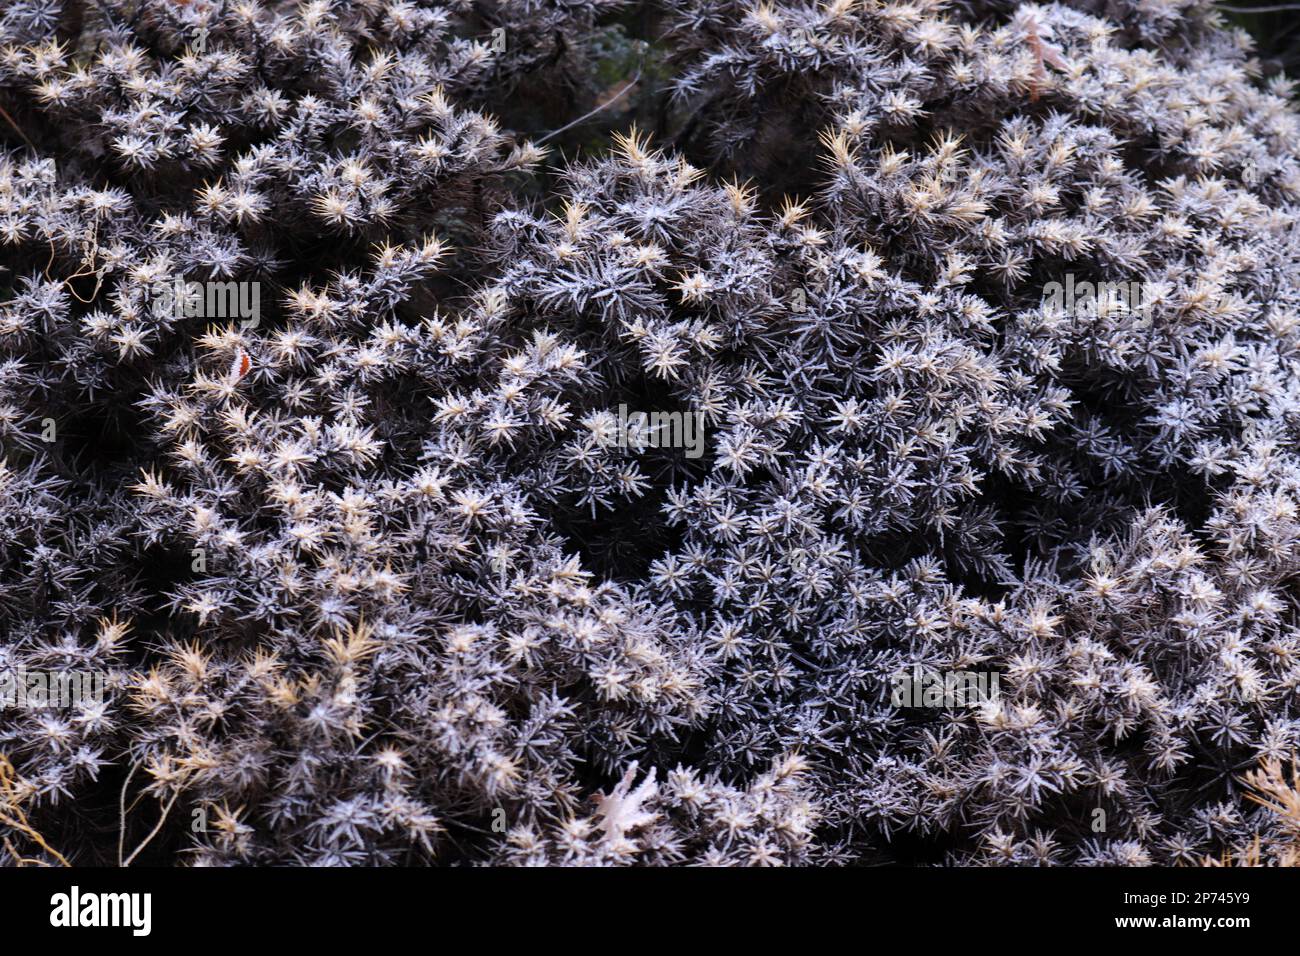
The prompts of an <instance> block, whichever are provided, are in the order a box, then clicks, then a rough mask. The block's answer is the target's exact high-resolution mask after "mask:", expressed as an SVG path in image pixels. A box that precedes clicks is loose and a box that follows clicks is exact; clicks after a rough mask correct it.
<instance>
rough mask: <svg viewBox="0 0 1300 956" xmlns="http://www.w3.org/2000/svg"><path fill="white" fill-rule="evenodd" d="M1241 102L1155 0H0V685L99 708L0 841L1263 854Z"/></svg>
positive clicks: (1283, 151) (1261, 276) (1290, 722)
mask: <svg viewBox="0 0 1300 956" xmlns="http://www.w3.org/2000/svg"><path fill="white" fill-rule="evenodd" d="M1290 93H1291V87H1290V83H1289V81H1287V80H1286V79H1285V78H1283V77H1281V76H1280V75H1269V74H1268V73H1267V71H1266V70H1265V69H1264V68H1263V67H1262V66H1261V64H1260V63H1258V62H1257V61H1256V60H1254V59H1252V54H1251V43H1250V41H1249V39H1248V37H1246V35H1245V34H1244V33H1242V32H1240V31H1237V30H1231V29H1229V28H1228V27H1227V26H1226V24H1225V23H1224V21H1223V20H1222V19H1221V16H1220V15H1219V14H1218V13H1216V12H1215V11H1214V9H1213V8H1212V7H1210V6H1207V5H1205V4H1204V3H1201V2H1199V0H1142V2H1134V0H1108V2H1106V3H1100V2H1094V0H1074V2H1071V3H1069V4H1068V5H1062V4H1052V5H1041V4H1032V3H1026V4H1021V5H1016V4H1014V3H1011V2H1006V0H960V2H959V0H889V2H877V0H830V2H828V3H825V4H822V5H816V4H813V3H801V2H789V3H781V2H768V0H758V2H753V0H659V2H655V3H642V4H635V3H630V2H621V0H501V2H494V3H477V2H476V3H470V2H468V0H347V2H344V0H310V2H305V3H288V2H271V0H231V2H215V0H187V2H179V0H96V2H84V3H83V2H78V0H13V2H10V3H7V4H5V5H4V7H3V11H0V137H2V138H3V144H0V145H2V146H3V149H2V150H0V458H3V463H2V464H0V679H4V678H5V676H6V675H9V678H10V681H11V683H12V681H13V680H14V679H15V675H16V679H17V680H19V681H20V682H21V681H23V680H25V679H26V677H27V676H29V675H32V674H38V675H46V676H47V677H49V678H50V679H51V680H53V679H54V678H55V677H58V676H59V675H64V676H65V677H66V676H70V675H82V674H92V673H93V674H96V675H99V676H100V677H102V678H103V681H104V690H103V693H102V694H100V695H90V696H82V697H81V698H79V699H77V700H75V701H73V702H71V703H69V704H68V705H67V706H53V704H54V701H52V700H51V701H47V703H48V704H49V706H39V705H33V704H32V702H31V701H26V702H18V703H15V702H13V701H10V702H9V705H8V706H4V705H3V704H2V703H0V755H2V756H3V758H4V760H3V762H0V771H3V772H2V773H0V834H2V835H4V837H5V838H4V840H3V842H2V843H0V860H3V861H4V862H6V863H10V864H12V863H23V862H42V863H51V862H59V861H61V860H63V859H66V860H67V861H69V862H72V863H74V864H75V863H86V864H89V863H114V864H115V863H118V862H135V861H139V862H151V863H164V864H185V865H230V864H270V863H280V864H284V863H290V864H311V865H350V864H427V863H435V864H453V863H454V864H478V863H506V864H521V865H527V864H583V865H588V864H597V865H607V864H650V865H676V864H710V865H732V864H739V865H753V864H757V865H766V864H826V863H854V862H865V863H878V862H904V863H946V864H968V863H970V864H1052V863H1056V864H1095V865H1099V864H1112V865H1113V864H1127V865H1133V864H1172V863H1201V862H1204V861H1206V860H1219V859H1221V858H1223V857H1224V856H1225V855H1226V856H1227V857H1228V858H1229V859H1234V860H1244V861H1247V862H1258V863H1270V864H1277V863H1284V864H1291V863H1294V862H1295V861H1296V859H1297V854H1298V852H1300V851H1297V848H1296V838H1297V836H1300V833H1298V832H1297V829H1296V827H1297V823H1296V822H1295V819H1289V818H1288V817H1287V815H1286V814H1285V813H1284V812H1279V811H1280V809H1285V808H1286V807H1287V806H1290V805H1291V804H1289V803H1288V800H1289V799H1290V798H1291V797H1295V793H1294V791H1293V790H1289V789H1288V784H1287V778H1286V777H1285V775H1284V771H1283V769H1282V768H1283V767H1285V766H1286V765H1287V764H1288V763H1289V762H1290V761H1291V759H1292V755H1293V752H1294V750H1295V749H1296V746H1297V742H1298V740H1300V707H1298V704H1300V697H1298V696H1297V695H1298V694H1300V452H1298V451H1297V444H1296V442H1297V437H1298V436H1300V232H1297V209H1298V205H1297V204H1298V203H1300V147H1298V145H1297V144H1300V122H1298V117H1297V113H1296V112H1295V110H1294V109H1293V107H1292V106H1291V105H1290V103H1289V100H1288V97H1289V95H1290ZM1102 283H1107V284H1112V283H1113V284H1115V286H1116V287H1118V288H1121V289H1124V290H1129V291H1133V290H1136V293H1135V294H1132V295H1124V296H1119V297H1116V296H1112V295H1098V296H1095V297H1093V298H1089V295H1090V293H1087V292H1083V291H1082V290H1083V289H1084V288H1085V287H1087V288H1090V289H1096V288H1099V287H1100V284H1102ZM191 284H197V286H193V285H191ZM195 287H197V288H198V289H199V290H201V291H200V293H199V294H198V298H197V299H195V298H194V295H193V294H192V293H191V292H190V291H189V290H191V289H192V288H195ZM213 289H217V290H219V291H220V292H221V294H220V295H218V296H217V297H215V298H214V297H213V296H212V295H211V292H212V290H213ZM1062 290H1064V291H1065V293H1066V294H1065V295H1064V296H1062V295H1061V294H1060V293H1061V291H1062ZM1076 290H1077V291H1078V296H1077V297H1074V293H1075V291H1076ZM226 293H230V296H229V297H227V298H224V299H223V298H221V295H225V294H226ZM236 293H237V294H236ZM223 306H237V307H235V308H233V309H223V308H222V307H223ZM629 410H631V412H632V413H633V416H635V415H636V414H643V415H645V416H662V420H663V421H667V420H668V418H667V417H668V416H675V417H674V418H673V421H674V422H675V423H677V424H693V425H695V426H697V433H696V436H695V437H696V438H698V439H699V442H698V444H697V445H693V444H692V443H691V441H689V440H680V441H673V440H660V439H663V438H664V436H665V435H666V434H668V433H667V432H664V433H662V434H651V435H650V436H649V439H647V435H646V434H645V433H644V432H643V431H642V432H636V431H635V429H634V430H633V431H632V433H631V434H629V427H628V421H629ZM671 434H672V435H676V436H677V437H678V438H682V437H683V436H685V435H687V434H688V432H686V431H682V432H681V434H678V433H676V432H673V433H671ZM670 437H671V436H670ZM971 672H978V673H984V674H991V675H995V678H996V680H995V686H996V687H997V690H998V692H997V693H996V694H994V695H992V696H987V697H985V698H983V699H981V700H979V701H975V702H965V703H958V704H956V705H952V703H951V702H949V704H948V705H947V706H944V705H941V706H913V705H907V706H903V705H900V700H899V698H898V695H897V693H896V690H897V688H898V686H899V684H898V681H899V677H900V675H907V674H918V675H919V674H923V673H928V674H941V675H942V674H954V673H971ZM0 686H2V685H0ZM913 703H914V702H913ZM1260 794H1264V795H1265V796H1263V797H1261V796H1260ZM1294 806H1298V807H1300V797H1296V802H1295V803H1294ZM1297 816H1300V815H1297Z"/></svg>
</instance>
